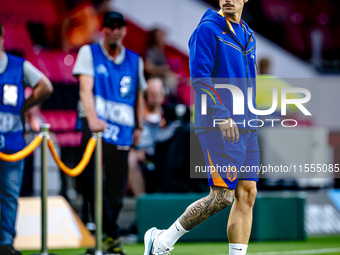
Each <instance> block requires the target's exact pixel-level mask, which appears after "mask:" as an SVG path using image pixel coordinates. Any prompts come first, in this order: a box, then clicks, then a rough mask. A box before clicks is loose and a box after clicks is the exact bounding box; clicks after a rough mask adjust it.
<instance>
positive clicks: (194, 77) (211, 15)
mask: <svg viewBox="0 0 340 255" xmlns="http://www.w3.org/2000/svg"><path fill="white" fill-rule="evenodd" d="M241 24H242V26H243V30H244V32H245V33H246V35H247V43H246V47H244V46H243V45H241V43H240V42H239V40H238V38H237V36H236V35H235V34H234V32H233V30H232V29H230V27H229V26H228V23H227V21H226V19H225V17H223V16H222V15H220V14H219V13H218V12H215V11H213V10H211V9H209V10H208V11H207V12H206V13H205V14H204V15H203V17H202V19H201V21H200V23H199V25H198V26H197V28H196V29H195V31H194V32H193V34H192V35H191V38H190V40H189V49H190V60H189V61H190V76H191V84H192V86H193V88H194V91H195V127H196V132H197V133H199V132H202V131H206V130H208V129H204V128H205V127H208V128H211V127H213V120H214V119H228V118H232V119H233V120H234V121H235V122H236V123H237V126H238V128H239V129H255V130H256V129H257V128H255V127H250V126H249V125H248V121H249V120H252V119H257V116H256V115H255V114H253V113H251V112H250V111H249V108H248V87H250V88H252V90H253V91H252V97H250V98H251V101H252V104H253V106H254V108H255V109H256V102H255V99H256V83H255V78H256V65H255V63H256V61H255V60H256V40H255V37H254V34H253V31H252V30H251V29H250V28H249V27H248V25H247V24H246V23H245V22H244V21H242V20H241ZM216 84H228V85H234V86H236V87H237V88H239V89H237V88H236V90H235V89H234V90H235V92H236V91H238V92H240V90H241V91H242V93H243V95H244V102H242V100H239V99H240V98H242V97H241V96H240V94H241V93H238V96H237V97H238V98H239V99H238V100H235V98H236V97H235V95H236V94H235V95H234V98H233V96H232V93H231V91H230V90H229V89H227V88H215V85H216ZM232 89H233V88H232ZM202 94H206V102H207V110H206V115H202V114H201V110H202V109H201V107H202V106H201V103H202V102H201V98H202ZM234 100H235V102H234ZM234 103H235V107H234V106H233V104H234ZM242 107H243V108H244V111H242ZM240 112H241V113H240ZM242 112H243V113H242ZM251 125H253V126H255V125H257V123H256V122H251Z"/></svg>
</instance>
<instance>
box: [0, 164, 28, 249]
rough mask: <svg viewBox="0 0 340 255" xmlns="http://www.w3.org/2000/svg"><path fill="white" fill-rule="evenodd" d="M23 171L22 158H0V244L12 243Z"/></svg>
mask: <svg viewBox="0 0 340 255" xmlns="http://www.w3.org/2000/svg"><path fill="white" fill-rule="evenodd" d="M23 173H24V160H20V161H17V162H6V161H2V160H0V217H1V218H0V244H1V245H12V244H13V239H14V237H15V234H16V232H15V220H16V217H17V209H18V198H19V195H20V190H21V184H22V178H23Z"/></svg>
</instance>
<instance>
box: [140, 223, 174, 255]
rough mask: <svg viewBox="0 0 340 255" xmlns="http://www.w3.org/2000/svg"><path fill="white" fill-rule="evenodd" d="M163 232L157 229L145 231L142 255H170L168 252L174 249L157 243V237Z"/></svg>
mask: <svg viewBox="0 0 340 255" xmlns="http://www.w3.org/2000/svg"><path fill="white" fill-rule="evenodd" d="M164 231H165V230H159V229H157V228H151V229H149V230H148V231H146V233H145V235H144V245H145V249H144V255H170V251H172V250H173V249H174V247H171V248H169V247H167V246H166V245H164V244H160V243H158V236H159V235H160V234H161V233H163V232H164Z"/></svg>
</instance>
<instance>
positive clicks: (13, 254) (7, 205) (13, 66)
mask: <svg viewBox="0 0 340 255" xmlns="http://www.w3.org/2000/svg"><path fill="white" fill-rule="evenodd" d="M4 32H5V31H4V29H3V27H2V25H1V24H0V99H1V103H0V152H3V153H6V154H13V153H16V152H18V151H20V150H22V149H23V148H24V147H25V138H24V124H25V123H24V121H23V116H24V114H25V112H26V111H27V110H28V109H30V108H31V107H33V106H35V105H37V104H40V103H42V102H43V101H45V100H46V99H47V98H48V97H49V96H50V94H51V93H52V91H53V87H52V84H51V82H50V81H49V80H48V79H47V78H46V76H45V75H43V74H42V73H41V72H40V71H39V70H38V69H36V68H35V67H34V66H33V65H32V64H31V63H30V62H28V61H27V60H25V59H23V58H19V57H16V56H13V55H11V54H9V53H6V52H5V51H4V49H3V44H4ZM25 87H31V88H33V93H32V95H31V96H30V97H29V98H27V99H25V95H24V89H25ZM24 163H25V160H24V159H22V160H19V161H16V162H6V161H2V160H0V208H1V209H0V254H1V255H20V254H21V253H20V252H19V251H16V250H15V249H14V248H13V239H14V237H15V234H16V232H15V228H14V227H15V221H16V216H17V209H18V202H17V199H18V197H19V195H20V190H21V184H22V180H23V175H24Z"/></svg>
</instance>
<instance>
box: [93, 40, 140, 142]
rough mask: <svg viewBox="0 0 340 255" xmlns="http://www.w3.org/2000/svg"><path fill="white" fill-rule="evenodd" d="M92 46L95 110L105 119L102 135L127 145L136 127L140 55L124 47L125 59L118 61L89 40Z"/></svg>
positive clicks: (106, 139)
mask: <svg viewBox="0 0 340 255" xmlns="http://www.w3.org/2000/svg"><path fill="white" fill-rule="evenodd" d="M91 50H92V55H93V67H94V86H93V95H94V98H95V108H96V113H97V115H98V118H99V119H102V120H104V121H106V123H107V128H106V130H105V131H104V133H103V139H104V141H105V142H107V143H110V144H114V145H120V146H130V145H132V136H133V132H134V130H135V103H136V98H137V84H138V61H139V56H138V54H136V53H134V52H132V51H130V50H128V49H126V52H125V59H124V61H123V62H122V63H121V64H120V65H117V64H115V63H114V62H112V61H110V60H109V59H108V58H107V57H106V56H105V55H104V53H103V51H102V50H101V48H100V45H99V44H92V45H91Z"/></svg>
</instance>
